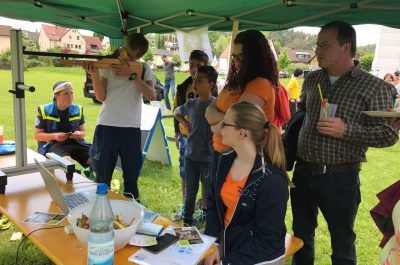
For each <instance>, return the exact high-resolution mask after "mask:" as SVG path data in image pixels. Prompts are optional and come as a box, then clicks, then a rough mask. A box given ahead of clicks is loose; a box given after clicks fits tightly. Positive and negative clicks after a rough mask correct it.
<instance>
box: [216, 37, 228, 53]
mask: <svg viewBox="0 0 400 265" xmlns="http://www.w3.org/2000/svg"><path fill="white" fill-rule="evenodd" d="M228 45H229V39H228V38H227V37H226V36H224V35H221V36H219V38H218V40H217V41H216V42H215V45H213V46H214V50H213V54H214V55H216V56H217V57H219V56H220V55H221V53H223V52H224V50H225V49H226V47H228Z"/></svg>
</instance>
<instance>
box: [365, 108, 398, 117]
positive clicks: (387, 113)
mask: <svg viewBox="0 0 400 265" xmlns="http://www.w3.org/2000/svg"><path fill="white" fill-rule="evenodd" d="M362 113H365V114H367V115H369V116H372V117H382V118H400V112H396V111H374V110H370V111H362Z"/></svg>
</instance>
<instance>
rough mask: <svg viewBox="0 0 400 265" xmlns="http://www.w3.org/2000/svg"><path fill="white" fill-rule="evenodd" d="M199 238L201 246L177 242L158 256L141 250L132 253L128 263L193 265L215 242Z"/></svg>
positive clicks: (207, 237)
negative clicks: (183, 244)
mask: <svg viewBox="0 0 400 265" xmlns="http://www.w3.org/2000/svg"><path fill="white" fill-rule="evenodd" d="M201 238H202V241H203V243H202V244H195V245H188V246H180V245H179V244H178V242H177V243H175V244H173V245H172V246H170V247H168V248H167V249H165V250H163V251H161V252H160V253H158V254H152V253H150V252H148V251H146V250H144V249H141V250H139V251H137V252H135V253H133V255H132V256H130V257H129V258H128V261H130V262H135V263H137V264H140V265H191V264H193V265H194V264H197V263H198V262H199V261H200V260H201V258H202V257H203V255H204V253H206V251H207V250H208V249H209V248H210V247H211V245H212V244H213V243H214V242H215V240H216V238H214V237H210V236H207V235H201Z"/></svg>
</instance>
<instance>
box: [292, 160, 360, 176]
mask: <svg viewBox="0 0 400 265" xmlns="http://www.w3.org/2000/svg"><path fill="white" fill-rule="evenodd" d="M299 162H300V163H301V164H302V165H304V167H305V168H306V169H307V170H309V171H311V172H313V173H321V174H325V173H334V172H343V171H350V170H360V169H361V163H360V162H358V163H350V164H339V165H326V166H324V165H320V164H316V163H310V162H307V161H304V160H299Z"/></svg>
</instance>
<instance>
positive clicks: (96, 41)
mask: <svg viewBox="0 0 400 265" xmlns="http://www.w3.org/2000/svg"><path fill="white" fill-rule="evenodd" d="M83 38H84V39H85V41H86V50H87V51H90V50H94V49H92V46H93V45H96V46H97V49H96V50H101V49H103V45H102V44H101V40H100V38H99V37H96V36H83Z"/></svg>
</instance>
